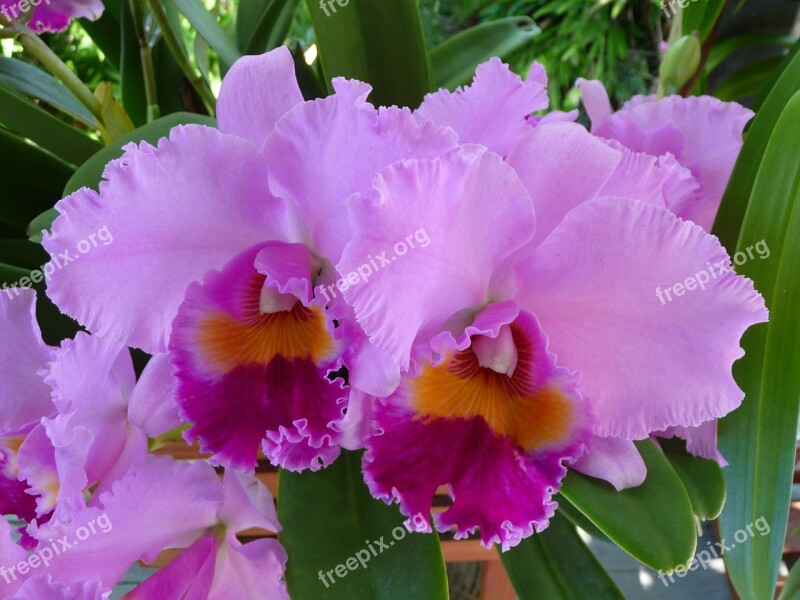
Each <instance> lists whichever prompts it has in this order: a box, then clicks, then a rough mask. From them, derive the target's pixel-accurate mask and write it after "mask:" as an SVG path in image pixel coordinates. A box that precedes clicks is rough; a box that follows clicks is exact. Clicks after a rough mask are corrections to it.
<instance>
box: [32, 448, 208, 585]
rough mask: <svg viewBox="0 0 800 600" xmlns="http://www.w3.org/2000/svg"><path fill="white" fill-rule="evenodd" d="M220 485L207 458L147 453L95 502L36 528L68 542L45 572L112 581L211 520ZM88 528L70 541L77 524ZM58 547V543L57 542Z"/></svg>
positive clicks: (188, 539)
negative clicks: (189, 459)
mask: <svg viewBox="0 0 800 600" xmlns="http://www.w3.org/2000/svg"><path fill="white" fill-rule="evenodd" d="M222 502H223V496H222V485H221V483H220V481H219V478H218V477H217V474H216V473H215V472H214V469H213V468H211V466H209V465H208V464H207V463H204V462H195V463H189V462H185V461H175V460H174V459H172V458H170V457H155V456H148V457H147V458H145V459H143V460H142V461H140V462H139V463H137V464H136V465H135V466H134V467H133V468H132V469H131V470H130V471H129V472H128V474H127V475H126V476H125V477H124V478H123V479H121V480H120V481H118V482H116V483H115V484H114V486H113V488H112V490H111V491H110V492H107V493H105V494H103V495H102V496H101V497H100V499H99V503H98V506H97V507H90V508H87V509H85V510H84V511H83V512H81V513H78V514H76V515H75V516H74V518H73V520H72V521H71V522H70V523H55V524H53V526H51V527H44V528H42V529H40V530H39V532H38V534H37V537H39V539H40V540H41V541H42V543H41V546H40V548H39V549H40V550H41V549H43V548H46V547H50V543H49V541H48V540H49V539H50V538H53V539H56V538H58V539H61V538H62V536H66V537H64V538H63V539H64V540H65V541H66V542H67V543H69V544H71V545H72V546H71V547H69V548H67V551H62V552H60V553H59V554H58V555H57V556H55V557H54V558H53V561H52V563H51V565H50V573H51V574H52V575H53V577H54V579H56V580H58V581H63V582H73V581H82V580H89V579H98V580H100V581H101V582H102V583H103V584H104V585H105V586H107V587H111V586H113V585H114V584H115V583H116V582H117V581H118V580H119V578H120V577H121V576H122V575H123V574H124V573H125V572H126V571H127V570H128V568H130V566H131V565H132V564H133V563H134V562H135V561H136V560H143V561H145V562H152V561H153V560H155V558H156V557H157V556H158V555H159V554H160V553H161V552H162V551H163V550H165V549H168V548H180V547H185V546H188V545H190V544H191V543H192V542H194V541H195V540H196V539H197V538H198V537H199V536H200V534H201V533H202V532H204V531H205V530H207V529H209V528H211V527H213V526H214V525H215V524H216V523H217V514H218V511H219V509H220V508H221V506H222ZM80 527H84V528H87V529H88V530H90V531H91V529H92V528H94V533H91V534H90V535H88V536H86V539H85V540H83V541H80V542H79V543H77V544H75V543H74V542H75V541H76V538H77V536H78V533H79V528H80ZM57 547H59V548H60V546H58V545H57Z"/></svg>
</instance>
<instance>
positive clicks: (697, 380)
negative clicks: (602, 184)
mask: <svg viewBox="0 0 800 600" xmlns="http://www.w3.org/2000/svg"><path fill="white" fill-rule="evenodd" d="M518 274H519V280H520V294H519V297H518V302H519V304H520V305H521V306H522V307H524V308H527V309H529V310H532V311H533V312H535V314H536V315H537V317H539V319H540V321H541V323H542V326H543V327H544V329H545V330H546V331H547V333H548V335H549V336H550V341H551V348H552V350H553V351H554V352H555V353H556V355H557V356H558V360H559V363H560V364H563V365H565V366H566V367H569V368H571V369H575V370H577V371H580V373H581V375H582V378H583V379H582V383H581V390H582V391H583V393H584V394H586V395H587V396H588V397H590V398H591V399H592V402H593V403H594V405H595V407H596V410H597V416H598V422H597V431H596V433H597V434H598V435H600V436H603V437H621V438H625V439H641V438H645V437H647V436H648V435H649V433H650V432H653V431H661V430H663V429H665V428H667V427H671V426H678V425H682V426H696V425H700V424H701V423H703V422H705V421H707V420H709V419H713V418H718V417H721V416H723V415H725V414H727V413H728V412H730V411H731V410H733V409H734V408H736V407H737V406H738V405H739V404H740V403H741V401H742V398H743V393H742V391H741V390H740V389H739V387H738V386H737V385H736V382H735V381H734V379H733V376H732V374H731V368H732V365H733V363H734V362H735V361H736V360H737V359H739V358H741V356H742V354H743V351H742V349H741V347H740V346H739V343H740V339H741V337H742V334H743V333H744V331H745V330H746V329H747V328H748V327H750V326H751V325H753V324H756V323H762V322H764V321H766V320H767V310H766V308H765V306H764V300H763V298H762V297H761V296H760V295H759V294H758V292H756V291H755V289H754V288H753V284H752V282H751V281H750V280H748V279H745V278H744V277H740V276H737V275H736V274H735V273H734V272H733V271H732V269H731V263H730V259H729V258H728V256H727V255H726V254H725V251H724V249H723V248H722V246H721V245H720V244H719V241H718V240H717V239H716V238H714V237H712V236H710V235H708V234H706V233H705V232H704V231H703V230H702V229H701V228H700V227H697V226H696V225H694V224H692V223H689V222H686V221H682V220H680V219H678V218H677V217H675V216H674V215H673V214H672V213H670V212H669V211H667V210H666V209H662V208H659V207H657V206H654V205H652V204H645V203H643V202H637V201H634V200H627V199H622V198H607V199H600V200H595V201H591V202H587V203H584V204H582V205H581V206H579V207H578V208H576V209H574V210H573V211H572V212H570V213H569V214H568V215H567V217H566V218H565V219H564V221H563V222H562V223H561V225H559V227H558V228H557V229H556V230H555V231H553V233H552V234H551V235H550V237H548V238H547V239H546V240H545V241H544V242H543V243H542V245H540V246H539V247H538V248H537V249H536V251H535V252H534V254H533V255H532V256H531V257H530V258H529V259H528V260H526V261H524V262H523V263H521V264H520V266H519V269H518ZM690 280H691V281H690ZM700 281H702V282H703V283H702V289H701V284H700V283H699V282H700ZM676 285H677V286H680V287H679V288H678V290H679V291H680V294H677V293H676V294H675V295H672V296H669V295H667V294H666V292H665V290H666V291H667V292H669V290H671V289H674V286H676ZM659 298H661V299H659ZM669 298H671V300H669Z"/></svg>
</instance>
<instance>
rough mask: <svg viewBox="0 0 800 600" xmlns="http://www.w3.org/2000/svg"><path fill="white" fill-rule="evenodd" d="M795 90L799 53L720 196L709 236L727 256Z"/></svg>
mask: <svg viewBox="0 0 800 600" xmlns="http://www.w3.org/2000/svg"><path fill="white" fill-rule="evenodd" d="M797 90H800V52H798V53H795V55H794V57H793V59H792V60H791V62H790V63H789V64H788V65H787V66H786V68H785V69H784V70H783V74H782V75H781V76H780V78H779V79H778V81H777V83H776V84H775V86H774V87H773V88H772V91H771V92H770V93H769V95H768V96H767V98H766V99H765V100H764V103H763V104H762V105H761V108H760V109H759V110H758V113H757V114H756V116H755V118H754V119H753V121H752V122H751V123H750V127H749V129H748V130H747V137H746V138H745V143H744V146H743V147H742V151H741V152H740V153H739V158H738V159H737V160H736V166H735V167H734V169H733V174H732V175H731V179H730V181H729V182H728V187H727V188H726V189H725V195H724V196H723V197H722V205H721V206H720V209H719V213H718V216H717V220H716V222H715V223H714V230H713V233H714V235H716V236H717V237H719V239H720V241H721V242H722V245H723V246H725V248H727V249H728V251H729V252H730V253H731V254H733V253H734V252H735V251H736V242H737V241H738V239H739V231H740V229H741V227H742V221H743V220H744V214H745V210H746V209H747V204H748V201H749V200H750V195H751V192H752V190H753V183H754V182H755V179H756V173H757V172H758V168H759V165H760V164H761V159H762V158H763V156H764V152H765V151H766V148H767V143H768V142H769V139H770V137H771V136H772V132H773V130H774V129H775V125H776V124H777V122H778V118H779V117H780V115H781V113H782V112H783V109H784V108H785V107H786V105H787V103H788V102H789V100H790V99H791V98H792V96H794V94H795V92H797Z"/></svg>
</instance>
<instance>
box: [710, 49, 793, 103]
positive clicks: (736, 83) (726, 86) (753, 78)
mask: <svg viewBox="0 0 800 600" xmlns="http://www.w3.org/2000/svg"><path fill="white" fill-rule="evenodd" d="M782 60H783V57H781V56H770V57H767V58H762V59H759V60H755V61H753V62H751V63H748V64H746V65H745V66H743V67H742V68H741V69H739V70H737V71H736V72H735V73H732V74H731V75H729V76H728V77H727V78H726V79H725V81H723V82H722V83H721V84H720V86H719V87H718V88H717V89H716V90H714V95H715V96H716V97H717V98H719V99H720V100H723V101H725V102H733V101H735V100H742V99H743V98H746V97H748V96H755V95H757V94H758V93H759V92H760V91H761V88H762V87H763V86H764V85H765V84H766V83H767V82H768V81H769V80H770V78H771V77H772V73H773V72H774V71H775V69H776V68H777V67H778V65H780V63H781V61H782Z"/></svg>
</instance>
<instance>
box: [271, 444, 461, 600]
mask: <svg viewBox="0 0 800 600" xmlns="http://www.w3.org/2000/svg"><path fill="white" fill-rule="evenodd" d="M278 515H279V517H280V520H281V524H282V525H283V532H282V533H281V535H280V541H281V543H282V544H283V545H284V547H285V548H286V550H287V552H288V553H289V563H288V566H287V572H286V579H287V582H288V585H289V593H290V595H291V597H292V600H338V599H341V600H353V599H355V598H357V599H358V600H406V599H408V598H420V599H423V598H424V599H425V600H446V599H447V597H448V593H447V577H446V575H445V569H444V560H443V559H442V553H441V548H440V546H439V537H438V536H437V535H436V534H435V533H431V534H424V533H408V532H407V531H406V529H405V527H404V525H403V521H404V518H403V517H402V516H401V515H400V512H399V511H398V510H397V507H396V506H387V505H385V504H384V503H383V502H380V501H379V500H375V499H374V498H372V496H371V495H370V493H369V490H368V489H367V486H366V485H365V484H364V481H363V479H362V476H361V453H354V452H344V453H343V454H342V456H340V457H339V459H338V460H337V461H336V462H335V463H334V464H333V465H332V466H331V467H328V468H327V469H323V470H321V471H318V472H316V473H312V472H309V471H306V472H304V473H300V474H297V473H289V472H287V471H282V472H281V475H280V494H279V496H278Z"/></svg>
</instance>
